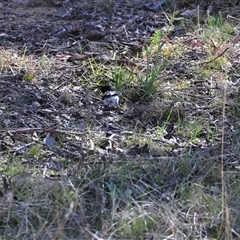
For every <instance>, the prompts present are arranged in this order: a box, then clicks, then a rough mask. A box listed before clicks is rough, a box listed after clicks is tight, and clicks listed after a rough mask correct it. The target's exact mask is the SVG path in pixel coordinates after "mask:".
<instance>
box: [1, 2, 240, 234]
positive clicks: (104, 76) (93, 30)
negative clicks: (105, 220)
mask: <svg viewBox="0 0 240 240" xmlns="http://www.w3.org/2000/svg"><path fill="white" fill-rule="evenodd" d="M164 4H165V3H164V1H159V2H156V3H153V2H147V1H145V3H141V2H140V1H132V2H130V3H129V2H128V1H116V2H113V3H112V5H109V4H107V5H104V1H103V3H102V4H99V5H98V4H95V5H94V4H92V5H90V4H87V3H82V2H81V1H80V2H79V1H50V2H49V1H41V3H40V2H39V1H9V2H6V3H1V9H2V10H3V12H4V14H3V15H2V16H1V17H0V30H1V34H0V39H1V49H0V52H1V65H0V66H1V75H0V89H1V90H0V102H1V105H0V120H1V121H0V124H1V126H0V134H1V138H0V153H1V162H2V166H1V169H2V172H3V173H4V172H6V171H8V172H9V168H11V163H12V162H14V159H19V160H20V164H21V165H23V166H24V168H26V169H22V168H20V167H18V171H16V170H15V171H16V172H14V174H13V175H11V174H10V173H8V174H9V176H8V178H9V179H11V181H13V182H14V183H9V182H8V180H7V178H6V177H5V176H3V193H4V194H5V195H6V192H11V193H12V191H13V194H14V197H15V198H16V199H17V200H18V201H19V202H21V206H20V208H21V209H22V210H23V209H25V206H24V204H25V203H26V202H25V200H26V199H24V196H18V194H17V190H18V189H19V188H20V186H22V191H23V192H24V194H25V195H26V196H27V195H28V191H29V189H30V188H32V192H33V193H32V194H33V195H35V197H36V195H38V194H40V193H44V192H45V191H47V192H48V195H49V196H48V197H47V198H46V201H47V203H48V204H52V202H51V201H50V200H51V198H52V197H53V198H58V197H60V196H58V195H57V194H56V193H55V192H54V191H55V190H56V191H57V190H58V189H59V185H61V186H64V190H65V193H66V194H69V196H71V194H72V193H73V192H74V191H75V190H76V189H75V188H76V186H77V184H79V185H78V187H79V186H82V189H80V190H78V191H81V192H84V191H86V195H87V196H91V194H92V195H94V196H96V199H97V202H95V203H94V204H93V205H91V204H89V203H86V205H85V206H88V209H84V208H85V206H84V207H83V208H82V207H80V206H78V207H69V212H68V213H66V212H65V213H64V210H65V211H66V208H62V209H61V211H63V212H61V211H60V213H59V214H62V216H63V215H64V214H65V220H66V221H65V222H64V221H63V222H64V224H65V225H64V228H65V227H66V228H67V227H70V228H76V226H78V225H81V226H85V227H86V226H87V223H94V224H96V225H95V226H97V225H98V224H99V222H98V221H99V220H97V219H95V218H96V216H94V214H93V211H94V208H95V209H97V208H99V206H100V208H101V211H102V213H101V214H103V212H104V211H106V209H107V203H106V202H105V199H106V198H107V196H106V193H105V189H106V186H105V187H103V185H104V184H106V183H103V182H101V181H100V182H97V181H96V183H94V181H95V180H94V181H93V183H91V184H90V183H89V182H86V179H85V180H84V179H82V180H79V179H80V177H79V179H77V178H76V179H75V178H73V180H68V181H69V184H68V185H66V184H65V183H64V182H65V180H66V179H71V178H72V177H76V176H77V175H80V176H81V174H82V175H85V176H87V174H88V172H89V171H90V170H91V171H92V172H93V173H95V174H96V176H95V177H96V179H97V178H98V177H99V176H98V174H100V173H101V171H100V172H98V171H99V166H102V167H103V168H105V167H106V166H108V165H109V164H112V165H113V167H112V168H114V166H116V168H117V166H118V164H120V163H121V162H126V164H128V163H129V162H131V164H133V165H134V163H136V165H135V166H134V167H133V166H131V167H130V172H132V171H133V170H132V169H131V168H134V169H135V170H134V171H136V175H137V171H139V172H140V173H141V174H144V175H141V174H139V176H138V177H140V175H141V176H142V177H141V180H140V181H138V180H136V179H138V177H137V178H136V179H135V178H134V174H133V176H130V173H126V176H125V178H126V182H131V181H128V179H130V178H132V179H133V182H132V185H131V186H129V189H127V190H129V191H130V190H131V191H130V192H131V194H130V195H131V197H133V198H135V199H139V198H140V196H142V195H143V194H144V191H147V192H149V191H153V194H152V195H151V196H152V197H156V198H159V199H163V200H164V201H171V198H173V196H174V191H175V190H176V187H177V186H178V184H180V183H181V182H187V181H190V179H191V178H193V176H194V175H197V174H200V173H201V172H202V170H201V168H200V165H201V163H205V161H206V158H207V159H209V161H212V164H213V166H212V168H214V169H215V168H216V165H215V164H216V163H217V162H218V161H219V160H221V158H222V155H221V151H220V147H221V144H222V139H221V136H222V129H223V126H224V131H225V139H226V143H225V154H224V156H223V159H224V164H225V165H224V166H225V167H226V171H228V170H229V171H236V170H237V169H238V168H239V159H238V155H239V143H238V142H239V141H238V140H239V134H238V133H237V131H238V128H239V123H238V121H237V119H238V117H239V110H238V106H239V93H238V79H239V73H238V72H239V70H238V69H239V49H240V48H239V34H237V31H235V32H234V31H233V33H231V34H232V35H231V37H230V39H231V40H230V41H229V42H228V45H227V46H224V45H220V44H219V43H214V40H211V41H210V42H207V43H208V44H211V45H210V46H209V45H207V44H206V43H205V41H206V40H205V39H203V38H202V36H201V35H199V34H196V32H193V31H192V29H191V27H189V26H188V25H187V24H188V23H190V21H189V20H187V21H186V25H181V24H180V23H181V21H183V19H184V16H185V15H186V14H187V15H188V16H187V17H188V18H191V17H192V18H193V17H196V15H195V14H194V15H193V14H192V12H191V11H192V10H190V9H187V10H183V11H182V14H180V15H179V19H177V18H176V19H174V20H171V19H170V18H169V17H170V16H171V14H170V13H169V12H165V11H163V10H162V7H164ZM234 11H236V9H235V10H234ZM190 13H191V14H190ZM6 17H7V18H8V21H6ZM159 29H161V34H162V38H159V39H157V41H159V42H158V44H155V46H156V45H159V46H160V48H159V49H155V48H154V45H153V39H154V34H155V33H156V31H158V30H159ZM216 48H218V49H217V51H216V54H215V55H214V54H212V53H211V50H212V49H216ZM149 49H150V50H149ZM158 51H159V52H160V54H159V53H158ZM224 57H226V58H225V59H224ZM158 58H161V64H163V67H162V70H161V71H160V72H159V73H158V76H157V78H158V79H159V85H158V89H157V91H156V93H154V94H153V95H152V97H150V98H148V99H147V100H146V101H145V100H143V99H140V100H139V101H136V102H134V101H133V102H131V101H129V99H132V98H131V96H130V95H131V94H136V93H137V94H138V91H139V89H137V88H136V84H135V81H136V80H135V77H134V76H135V75H139V76H140V75H142V74H143V75H144V74H147V72H148V69H149V68H150V69H151V70H154V68H155V67H156V64H159V62H158ZM217 60H219V64H220V65H218V66H217V68H218V70H217V71H213V73H211V74H209V75H208V76H207V73H208V72H209V71H210V69H211V68H214V65H213V66H211V65H210V64H211V63H215V62H216V61H217ZM116 67H121V68H126V69H127V70H128V71H129V72H132V73H133V74H132V75H131V78H132V82H131V83H130V84H129V83H126V84H125V85H124V83H123V85H122V88H120V90H119V95H120V107H119V109H115V110H107V111H105V110H104V108H103V104H102V101H101V99H102V96H101V92H100V91H98V88H97V86H98V85H99V84H103V85H104V84H105V85H108V84H109V83H111V84H114V79H113V71H114V70H115V69H116ZM204 71H205V73H206V76H205V75H204ZM220 72H222V74H220ZM226 84H227V89H228V90H227V92H226V93H224V91H225V88H226ZM141 87H143V86H141ZM140 90H141V91H142V92H140V95H141V94H145V93H144V90H142V89H140ZM224 94H226V108H227V110H228V112H227V114H226V116H225V117H224V121H223V120H222V101H223V95H224ZM135 97H136V96H135ZM138 97H139V96H138V95H137V99H138ZM36 146H37V147H36ZM186 154H187V156H188V158H190V159H197V160H198V161H199V162H200V165H198V164H196V163H195V162H194V161H192V160H191V161H189V162H190V164H189V165H191V166H189V168H191V170H190V171H189V172H188V173H186V175H184V173H183V172H181V171H180V170H179V169H180V168H181V167H179V166H177V164H176V163H174V164H173V167H169V166H170V165H171V164H172V162H174V161H179V159H181V157H185V156H186ZM6 159H7V160H6ZM149 162H150V163H151V162H155V163H157V166H158V167H157V168H155V169H154V168H151V167H149V165H148V164H149ZM139 164H140V165H139ZM208 164H209V163H208ZM154 166H155V165H154ZM161 166H167V168H166V171H165V172H164V171H162V170H161V171H160V170H159V168H161ZM35 169H37V170H35ZM109 169H111V167H110V168H109ZM169 169H171V170H169ZM109 171H111V170H109ZM148 171H149V172H148ZM159 171H160V172H161V175H162V180H161V181H160V182H161V183H162V186H157V187H156V184H154V180H153V178H154V177H153V175H154V174H156V175H158V174H159ZM169 171H170V172H169ZM26 172H27V173H28V174H27V176H26ZM104 174H106V173H104ZM151 175H152V176H151ZM28 177H29V179H27V178H28ZM107 177H109V176H106V178H107ZM65 178H66V179H65ZM110 178H111V177H110ZM56 180H59V182H58V183H57V184H54V182H55V181H56ZM155 180H156V179H155ZM26 181H28V183H26ZM33 181H36V182H37V183H38V184H40V185H44V184H45V185H46V186H45V187H43V189H42V190H41V191H40V190H39V188H36V189H35V188H34V187H33V185H32V184H31V183H32V182H33ZM45 181H47V182H48V183H46V182H45ZM78 181H82V183H81V182H80V183H77V182H78ZM109 181H110V179H109ZM84 184H85V185H84ZM23 185H24V186H23ZM108 187H109V186H108ZM211 187H212V186H211ZM73 190H74V191H73ZM127 190H126V191H127ZM37 191H39V192H40V193H37ZM51 192H52V193H51ZM24 194H23V195H24ZM51 194H52V195H51ZM75 194H77V191H75ZM20 195H21V194H20ZM63 197H65V198H67V197H68V196H63ZM8 199H9V197H8ZM36 199H37V197H36ZM70 199H72V198H70ZM9 201H10V202H13V199H12V200H11V199H10V200H9ZM86 201H87V200H86ZM47 203H46V202H45V204H47ZM120 205H121V204H120ZM36 208H38V209H42V208H43V205H42V203H40V202H39V203H38V206H36ZM91 208H92V209H91ZM119 208H121V206H119ZM32 209H34V208H32ZM63 209H64V210H63ZM86 214H89V215H88V216H86ZM91 214H92V215H91ZM101 214H100V215H99V216H101ZM63 219H64V218H63ZM50 221H53V222H54V219H51V218H50ZM69 225H70V226H69ZM45 230H46V229H45ZM47 230H49V231H50V232H51V231H53V232H54V231H56V226H52V228H51V229H50V227H49V229H47ZM79 231H83V230H79ZM87 232H89V230H87ZM49 234H51V233H49ZM55 234H56V232H55ZM102 235H104V234H103V233H102ZM148 236H151V239H153V235H152V234H149V235H148ZM179 239H181V238H179Z"/></svg>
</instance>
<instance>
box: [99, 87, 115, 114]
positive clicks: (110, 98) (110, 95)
mask: <svg viewBox="0 0 240 240" xmlns="http://www.w3.org/2000/svg"><path fill="white" fill-rule="evenodd" d="M99 88H100V90H101V91H102V93H103V95H102V103H103V106H104V107H105V108H109V109H111V108H117V107H118V104H119V96H118V93H117V91H115V90H114V89H113V87H112V86H110V85H103V86H99Z"/></svg>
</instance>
